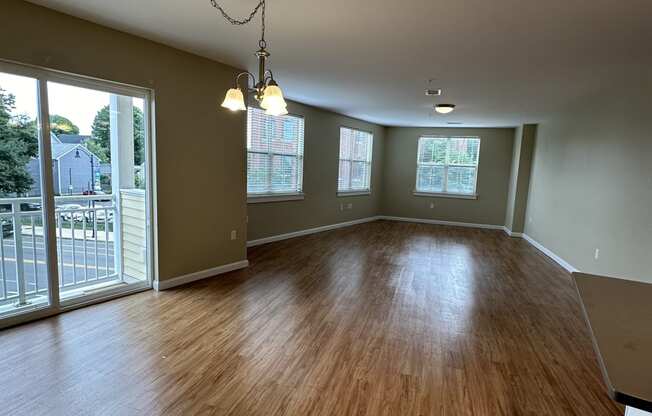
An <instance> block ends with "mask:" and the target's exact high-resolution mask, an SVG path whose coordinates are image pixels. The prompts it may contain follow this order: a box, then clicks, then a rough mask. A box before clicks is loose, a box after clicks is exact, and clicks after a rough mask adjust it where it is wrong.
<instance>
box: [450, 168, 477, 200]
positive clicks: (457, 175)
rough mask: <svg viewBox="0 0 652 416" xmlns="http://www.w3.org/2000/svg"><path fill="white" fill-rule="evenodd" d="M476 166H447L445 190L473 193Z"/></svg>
mask: <svg viewBox="0 0 652 416" xmlns="http://www.w3.org/2000/svg"><path fill="white" fill-rule="evenodd" d="M475 170H476V168H466V167H454V166H451V167H449V168H448V179H447V186H446V188H447V191H448V192H451V193H457V194H473V193H474V192H475Z"/></svg>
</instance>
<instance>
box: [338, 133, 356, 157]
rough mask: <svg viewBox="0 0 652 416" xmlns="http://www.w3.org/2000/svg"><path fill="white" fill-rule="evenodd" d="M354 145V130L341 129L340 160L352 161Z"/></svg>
mask: <svg viewBox="0 0 652 416" xmlns="http://www.w3.org/2000/svg"><path fill="white" fill-rule="evenodd" d="M352 143H353V130H351V129H347V128H344V127H342V128H340V159H351V146H352Z"/></svg>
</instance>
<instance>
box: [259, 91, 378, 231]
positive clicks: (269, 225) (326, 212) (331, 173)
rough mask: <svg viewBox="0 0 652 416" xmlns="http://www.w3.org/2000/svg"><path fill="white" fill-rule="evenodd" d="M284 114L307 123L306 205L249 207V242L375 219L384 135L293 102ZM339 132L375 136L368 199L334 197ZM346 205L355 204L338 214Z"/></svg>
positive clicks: (360, 123) (367, 125)
mask: <svg viewBox="0 0 652 416" xmlns="http://www.w3.org/2000/svg"><path fill="white" fill-rule="evenodd" d="M288 111H289V112H290V113H292V114H297V115H301V116H303V117H304V118H305V135H304V140H305V143H304V164H303V172H304V173H303V191H304V193H305V199H304V200H299V201H286V202H270V203H256V204H249V205H248V206H247V213H248V216H249V222H248V240H256V239H259V238H264V237H270V236H274V235H279V234H285V233H290V232H293V231H299V230H305V229H308V228H314V227H319V226H322V225H330V224H336V223H340V222H345V221H351V220H355V219H360V218H367V217H372V216H375V215H377V214H378V210H379V208H380V195H381V179H382V178H381V172H382V170H381V169H382V161H383V145H384V141H385V129H384V128H383V127H381V126H377V125H375V124H371V123H366V122H363V121H359V120H355V119H352V118H350V117H345V116H342V115H339V114H335V113H332V112H329V111H326V110H322V109H319V108H315V107H310V106H307V105H303V104H299V103H294V102H289V104H288ZM341 126H344V127H352V128H357V129H361V130H366V131H370V132H372V133H373V135H374V142H373V156H372V174H371V195H364V196H349V197H338V196H337V177H338V166H339V146H340V127H341ZM349 203H351V204H353V206H352V208H351V209H350V210H348V209H347V210H344V211H340V204H347V205H348V204H349Z"/></svg>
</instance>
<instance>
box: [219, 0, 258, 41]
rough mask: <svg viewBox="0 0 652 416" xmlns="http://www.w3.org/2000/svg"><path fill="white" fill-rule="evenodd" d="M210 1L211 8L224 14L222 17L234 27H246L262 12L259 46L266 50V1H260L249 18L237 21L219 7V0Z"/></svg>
mask: <svg viewBox="0 0 652 416" xmlns="http://www.w3.org/2000/svg"><path fill="white" fill-rule="evenodd" d="M209 1H210V3H211V6H213V7H214V8H215V9H217V10H218V11H219V12H220V13H221V14H222V17H224V18H225V19H226V20H227V21H228V22H229V23H231V24H232V25H236V26H242V25H246V24H247V23H249V22H251V19H253V18H254V17H255V16H256V13H258V11H259V10H261V20H262V27H261V35H260V42H259V44H260V47H261V48H264V47H265V46H266V45H267V44H266V42H265V0H260V2H259V3H258V4H257V5H256V7H255V8H254V9H253V10H252V11H251V13H250V14H249V16H248V17H245V18H244V19H235V18H233V17H231V16H229V14H228V13H227V12H226V11H225V10H224V9H223V8H222V6H220V5H219V3H218V2H217V0H209Z"/></svg>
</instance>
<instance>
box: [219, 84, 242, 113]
mask: <svg viewBox="0 0 652 416" xmlns="http://www.w3.org/2000/svg"><path fill="white" fill-rule="evenodd" d="M222 107H225V108H228V109H229V110H231V111H238V110H240V111H244V110H246V109H247V106H245V102H244V95H243V94H242V91H241V90H240V88H231V89H230V90H228V91H227V92H226V96H225V97H224V101H223V102H222Z"/></svg>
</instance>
